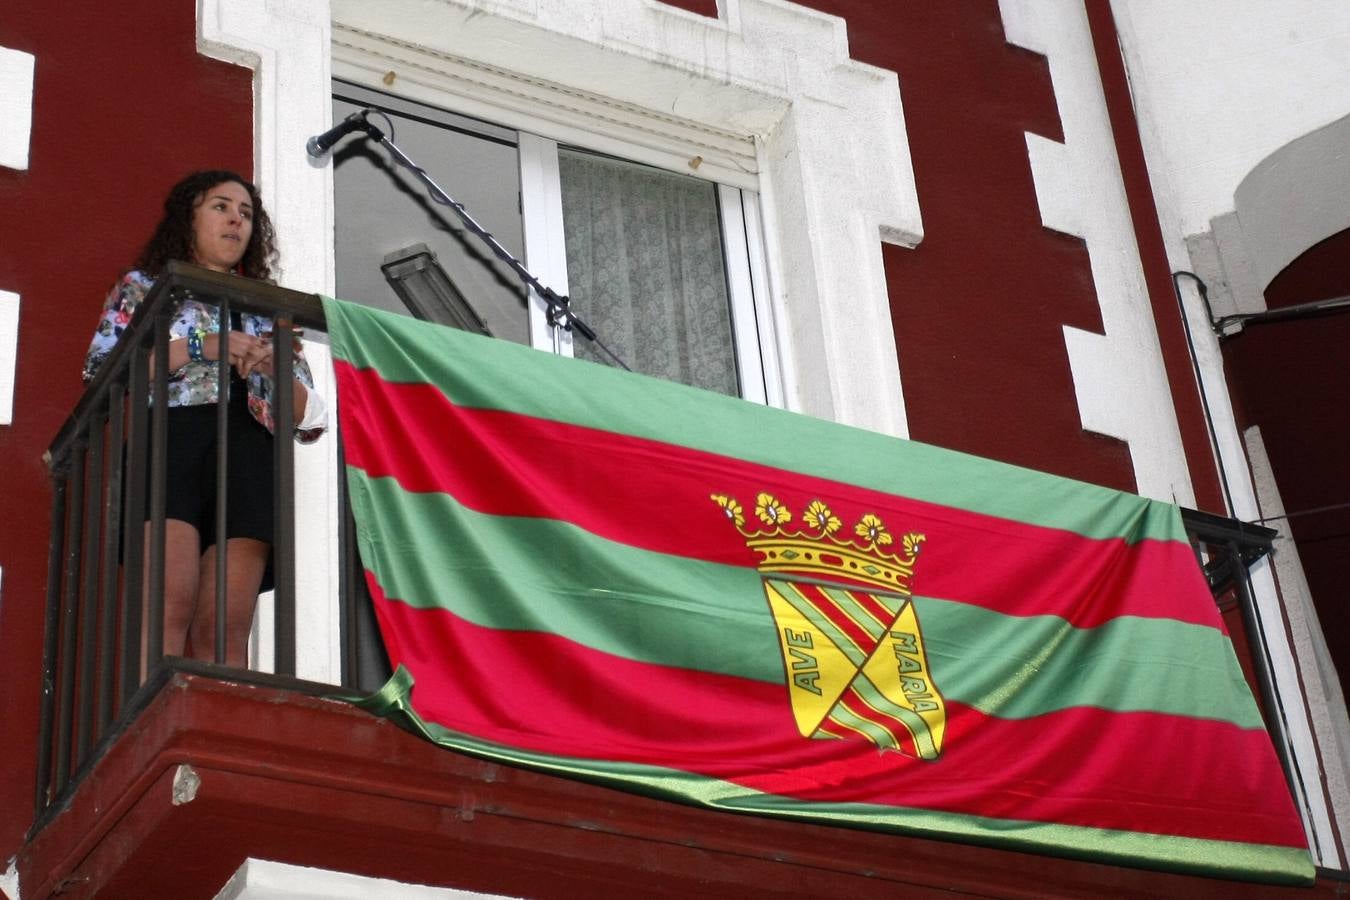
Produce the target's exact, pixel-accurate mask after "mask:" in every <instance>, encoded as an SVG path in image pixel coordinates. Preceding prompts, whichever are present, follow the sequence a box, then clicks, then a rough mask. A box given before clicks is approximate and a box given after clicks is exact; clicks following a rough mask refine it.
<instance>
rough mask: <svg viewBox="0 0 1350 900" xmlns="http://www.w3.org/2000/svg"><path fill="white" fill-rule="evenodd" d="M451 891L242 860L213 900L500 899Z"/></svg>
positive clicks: (344, 873)
mask: <svg viewBox="0 0 1350 900" xmlns="http://www.w3.org/2000/svg"><path fill="white" fill-rule="evenodd" d="M501 896H504V895H502V894H479V893H475V892H473V891H462V890H458V889H455V888H438V887H427V886H425V885H420V884H408V883H406V882H402V881H393V880H392V879H389V878H372V877H370V876H367V875H353V874H350V873H348V872H336V871H333V870H332V869H315V868H310V867H308V866H295V865H291V864H289V863H279V862H271V861H270V860H264V859H253V858H252V857H250V858H248V859H246V860H244V862H243V865H241V866H240V867H239V868H238V869H237V870H236V871H235V873H234V875H232V876H231V877H230V880H229V881H227V882H226V883H225V886H224V887H222V888H221V889H220V891H219V892H218V893H217V894H216V897H215V900H319V898H323V900H367V898H370V897H378V898H380V900H458V898H467V897H478V898H487V897H501Z"/></svg>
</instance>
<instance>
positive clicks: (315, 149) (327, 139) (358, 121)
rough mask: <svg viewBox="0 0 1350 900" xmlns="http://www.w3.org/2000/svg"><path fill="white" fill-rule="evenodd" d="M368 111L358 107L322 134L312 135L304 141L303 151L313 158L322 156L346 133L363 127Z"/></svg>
mask: <svg viewBox="0 0 1350 900" xmlns="http://www.w3.org/2000/svg"><path fill="white" fill-rule="evenodd" d="M369 112H370V109H369V108H366V109H358V110H357V111H356V112H354V113H352V114H351V115H350V116H348V117H347V118H345V119H343V120H342V121H341V122H339V123H338V124H336V125H334V126H333V127H332V128H330V129H328V130H327V131H325V132H324V133H323V134H316V135H314V137H312V138H310V139H309V140H308V141H306V142H305V151H306V152H307V153H309V155H310V156H312V157H314V158H315V159H318V158H319V157H321V156H323V155H324V154H325V153H327V152H328V150H329V148H330V147H332V146H333V145H334V144H336V143H337V142H338V141H340V140H342V139H343V138H344V137H346V136H347V135H348V134H351V133H352V132H353V131H360V130H361V129H363V128H365V127H366V115H367V114H368V113H369Z"/></svg>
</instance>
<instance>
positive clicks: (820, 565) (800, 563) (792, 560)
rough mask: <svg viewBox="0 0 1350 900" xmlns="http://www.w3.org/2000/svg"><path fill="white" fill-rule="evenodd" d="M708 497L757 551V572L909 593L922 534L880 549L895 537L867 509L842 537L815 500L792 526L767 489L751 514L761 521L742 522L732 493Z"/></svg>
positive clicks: (837, 525)
mask: <svg viewBox="0 0 1350 900" xmlns="http://www.w3.org/2000/svg"><path fill="white" fill-rule="evenodd" d="M711 498H712V501H713V502H714V503H716V504H717V505H718V506H719V507H721V508H722V513H723V514H724V515H725V516H726V517H727V520H728V521H730V522H731V523H732V524H733V525H735V526H736V530H737V531H739V532H740V533H741V535H742V537H744V538H745V545H746V546H747V547H749V548H750V549H751V550H754V551H755V552H757V553H758V554H759V555H760V558H759V562H758V563H757V568H758V569H759V571H760V572H764V573H793V574H798V575H817V576H821V577H825V578H829V579H832V580H833V579H842V580H845V581H859V582H862V583H864V584H866V585H867V586H868V587H870V588H879V589H882V590H886V591H894V592H896V593H900V594H905V595H908V594H909V593H910V579H911V578H912V577H913V575H914V562H915V560H916V559H918V556H919V546H920V544H922V543H923V541H924V535H922V534H917V533H915V532H910V533H908V534H906V535H904V536H903V537H902V538H901V545H900V547H899V548H897V550H898V551H900V552H892V551H890V550H887V549H885V548H888V547H891V545H893V544H894V543H895V538H894V537H893V536H892V535H891V533H890V532H889V531H887V529H886V526H885V524H884V523H883V522H882V521H881V519H880V518H878V517H877V516H876V515H874V514H872V513H867V514H866V515H864V516H863V517H862V518H861V519H859V520H858V522H857V524H855V525H854V526H853V536H852V537H843V538H841V537H836V533H838V532H839V531H840V529H841V528H842V527H843V523H842V522H840V520H839V517H838V516H836V515H835V514H834V513H832V512H831V511H830V508H829V507H828V506H826V505H825V504H824V503H823V502H822V501H820V500H812V501H811V502H810V503H809V504H807V507H806V509H805V510H804V511H803V512H802V517H801V524H800V525H799V526H796V527H793V526H791V523H792V521H793V519H794V516H793V513H792V511H791V510H790V509H788V508H787V507H786V506H784V505H783V504H782V503H780V502H779V501H778V500H777V499H776V498H775V497H774V496H773V495H772V494H766V493H760V494H759V495H758V496H757V497H755V518H756V519H757V520H758V521H759V523H762V525H757V524H754V523H752V524H751V525H750V527H747V526H746V522H747V518H746V515H745V510H744V508H743V507H742V506H741V504H740V503H738V502H737V501H736V498H735V497H729V496H727V495H726V494H712V495H711Z"/></svg>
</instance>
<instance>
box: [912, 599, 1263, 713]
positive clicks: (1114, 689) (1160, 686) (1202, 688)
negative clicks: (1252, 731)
mask: <svg viewBox="0 0 1350 900" xmlns="http://www.w3.org/2000/svg"><path fill="white" fill-rule="evenodd" d="M914 607H915V611H916V613H917V614H918V617H919V624H920V626H921V627H922V628H923V634H924V647H925V649H926V650H927V652H928V664H929V667H930V669H931V670H932V672H933V679H934V681H935V682H936V683H937V685H938V686H939V688H940V689H941V691H942V693H943V696H946V697H949V698H951V699H955V700H959V701H960V702H962V703H965V704H967V705H969V706H973V707H975V708H976V709H978V710H980V711H981V712H984V713H987V714H989V715H995V716H999V717H1001V718H1010V719H1022V718H1028V717H1030V716H1034V715H1039V714H1040V713H1043V712H1046V711H1048V710H1051V709H1064V708H1066V707H1070V706H1098V707H1101V708H1103V709H1110V710H1114V711H1116V712H1129V711H1145V710H1146V711H1151V712H1163V713H1174V714H1176V715H1182V716H1193V717H1196V718H1204V719H1215V720H1219V721H1226V722H1232V723H1233V724H1235V725H1238V726H1239V727H1242V728H1264V727H1265V726H1264V724H1263V722H1262V719H1261V712H1260V710H1259V709H1258V708H1257V706H1256V702H1255V701H1254V700H1253V699H1252V695H1251V691H1250V690H1248V688H1247V685H1246V683H1245V682H1244V681H1243V680H1242V670H1241V669H1240V668H1239V666H1238V663H1237V657H1236V655H1235V654H1234V652H1233V645H1232V643H1231V642H1230V641H1229V640H1228V638H1227V637H1226V636H1225V635H1222V634H1220V633H1219V632H1217V631H1215V630H1214V629H1212V628H1205V627H1203V626H1200V625H1188V624H1186V623H1184V622H1176V621H1170V620H1166V619H1144V618H1138V617H1135V616H1124V617H1121V618H1119V619H1112V620H1111V621H1110V622H1107V623H1106V624H1105V625H1099V626H1098V627H1096V628H1074V627H1073V626H1072V625H1070V624H1069V623H1067V622H1065V621H1064V620H1063V619H1061V618H1059V617H1057V616H1029V617H1026V618H1015V617H1011V616H1003V615H999V614H998V613H995V612H990V611H989V610H986V609H981V608H980V607H977V606H970V605H968V604H964V603H952V602H948V601H945V600H934V599H931V598H927V597H915V598H914Z"/></svg>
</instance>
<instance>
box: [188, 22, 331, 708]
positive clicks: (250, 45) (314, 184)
mask: <svg viewBox="0 0 1350 900" xmlns="http://www.w3.org/2000/svg"><path fill="white" fill-rule="evenodd" d="M329 39H330V32H329V9H328V3H327V0H198V5H197V48H198V50H199V51H200V52H201V53H203V54H204V55H207V56H211V57H214V58H216V59H222V60H225V61H227V62H232V63H235V64H238V65H242V66H247V67H248V68H251V69H252V70H253V73H254V76H253V95H254V109H253V114H254V135H253V139H254V144H253V146H254V178H255V180H256V181H257V183H258V187H259V189H260V190H261V191H262V193H263V197H264V198H265V200H266V202H267V207H268V211H269V213H270V215H271V216H272V221H273V224H274V225H275V226H276V229H277V234H278V244H279V245H280V251H281V259H280V265H279V277H278V280H279V282H280V283H281V284H283V285H285V286H286V287H290V288H295V289H296V290H302V291H318V292H323V293H331V292H332V290H333V183H332V170H331V168H330V167H329V166H328V165H327V160H324V161H322V162H312V161H311V160H310V159H309V157H308V156H307V155H306V153H305V149H304V147H305V141H306V140H307V139H308V138H309V136H311V135H313V134H316V133H318V132H320V131H323V130H324V129H325V128H327V127H328V124H329V122H330V121H331V118H332V109H333V99H332V87H331V78H330V75H329ZM212 164H213V163H212V161H210V160H203V161H202V165H203V166H207V165H212ZM305 354H306V356H307V357H308V359H309V363H310V367H311V368H312V369H313V370H314V378H315V382H316V384H317V386H318V389H319V392H320V393H322V394H323V395H324V396H325V397H328V398H334V397H335V396H336V393H335V389H334V386H333V383H332V366H331V361H330V357H329V353H328V348H327V346H326V345H323V344H315V343H313V342H308V343H306V345H305ZM335 407H336V404H335V403H334V404H330V411H329V416H330V420H329V421H330V424H332V423H333V422H335V421H336V416H337V410H336V408H335ZM330 434H331V432H330ZM295 464H296V498H295V505H296V510H297V518H296V536H297V547H296V616H297V620H298V621H299V622H300V623H302V625H303V627H301V628H300V629H299V634H298V638H297V646H296V665H297V672H298V674H299V675H300V676H301V677H304V678H310V679H313V680H315V681H325V682H329V683H337V682H339V681H340V680H341V659H342V656H341V647H340V645H339V627H338V608H337V603H336V602H335V598H336V597H338V595H339V594H338V539H339V533H340V523H339V521H338V514H337V493H336V487H337V476H338V470H337V444H336V441H334V440H332V439H331V438H330V437H324V438H323V439H322V440H320V441H318V442H317V443H315V444H310V445H305V446H297V447H296V453H295ZM266 601H267V598H266V597H264V601H263V602H261V603H259V609H258V615H257V619H256V621H257V622H258V623H259V624H260V629H261V631H262V632H263V635H262V643H263V644H264V645H265V646H268V647H269V648H270V643H271V641H270V637H268V636H267V628H266V627H265V626H266V625H267V624H269V623H270V618H271V616H270V604H269V603H267V602H266ZM269 654H270V649H268V650H267V651H266V652H263V653H261V654H259V655H260V656H261V657H262V660H263V662H264V663H266V662H268V657H269Z"/></svg>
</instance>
